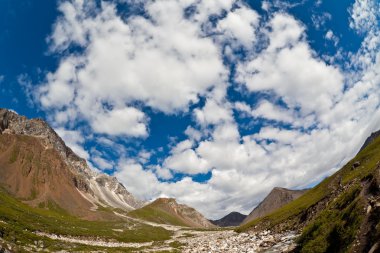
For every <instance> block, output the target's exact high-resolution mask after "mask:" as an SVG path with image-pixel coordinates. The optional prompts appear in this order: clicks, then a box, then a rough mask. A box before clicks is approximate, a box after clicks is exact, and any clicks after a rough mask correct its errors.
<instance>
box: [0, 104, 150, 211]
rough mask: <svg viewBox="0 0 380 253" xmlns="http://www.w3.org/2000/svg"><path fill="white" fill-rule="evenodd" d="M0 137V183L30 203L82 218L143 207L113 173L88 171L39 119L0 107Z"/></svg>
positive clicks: (84, 162) (84, 163)
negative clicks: (114, 210)
mask: <svg viewBox="0 0 380 253" xmlns="http://www.w3.org/2000/svg"><path fill="white" fill-rule="evenodd" d="M0 137H1V138H0V147H1V149H0V175H1V177H0V187H4V188H6V189H7V191H9V192H10V193H11V194H13V195H14V196H16V197H18V198H21V199H23V200H24V201H25V202H27V203H29V204H31V205H34V206H56V207H58V208H61V209H64V210H65V211H67V212H69V213H71V214H73V215H78V216H81V217H87V218H91V217H93V216H97V214H96V212H94V211H95V210H100V209H101V210H104V209H105V208H106V209H107V208H111V209H112V208H119V209H122V210H124V211H131V210H134V209H136V208H139V207H141V206H142V205H143V203H142V202H141V201H139V200H137V199H135V198H134V197H133V196H132V194H130V193H129V192H128V191H127V190H126V189H125V187H124V186H123V185H122V184H121V183H119V182H118V180H117V179H116V178H115V177H111V176H108V175H105V174H101V173H97V172H95V171H93V170H91V169H90V168H89V166H88V165H87V163H86V161H85V160H84V159H82V158H80V157H78V156H77V155H76V154H75V153H74V152H73V151H72V150H71V149H70V148H69V147H67V146H66V145H65V143H64V142H63V140H62V139H61V138H60V137H59V136H58V135H57V133H56V132H55V131H54V130H53V129H52V128H51V127H50V126H49V125H48V124H47V123H46V122H45V121H43V120H41V119H27V118H25V117H23V116H20V115H18V114H16V113H14V112H12V111H9V110H6V109H0ZM97 213H101V212H97Z"/></svg>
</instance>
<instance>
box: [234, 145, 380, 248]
mask: <svg viewBox="0 0 380 253" xmlns="http://www.w3.org/2000/svg"><path fill="white" fill-rule="evenodd" d="M260 229H271V230H272V231H285V230H302V234H301V237H300V239H299V247H298V249H297V251H298V252H378V251H379V250H380V245H379V243H378V242H379V241H380V137H377V138H376V139H375V140H373V141H372V142H370V143H369V145H368V146H367V147H365V148H364V149H363V150H362V151H360V152H359V154H357V155H356V156H355V158H353V159H352V160H351V161H350V162H348V163H347V164H346V165H345V166H344V167H343V168H342V169H341V170H339V171H338V172H336V173H335V174H334V175H332V176H330V177H328V178H326V179H325V180H324V181H322V182H321V183H320V184H319V185H317V186H316V187H314V188H313V189H311V190H309V191H308V192H306V193H305V194H304V195H302V196H301V197H299V198H298V199H296V200H294V201H292V202H290V203H289V204H287V205H285V206H283V207H282V208H280V209H278V210H276V211H275V212H273V213H271V214H269V215H267V216H264V217H261V218H258V219H256V220H253V221H251V222H249V223H247V224H245V225H243V226H241V227H240V228H239V229H237V230H238V231H245V230H260Z"/></svg>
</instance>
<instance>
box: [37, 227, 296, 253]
mask: <svg viewBox="0 0 380 253" xmlns="http://www.w3.org/2000/svg"><path fill="white" fill-rule="evenodd" d="M38 235H40V236H45V237H49V238H50V239H53V240H60V241H64V242H67V243H79V244H85V245H93V246H99V247H104V248H124V247H125V248H129V249H132V250H133V248H134V249H135V250H136V252H156V251H169V252H170V251H173V252H184V253H191V252H215V253H217V252H232V253H234V252H236V253H244V252H245V253H248V252H252V253H254V252H268V253H277V252H289V251H291V250H292V249H294V247H295V243H294V239H295V238H296V236H297V235H296V234H295V233H294V232H286V233H282V234H273V233H271V232H270V231H263V232H260V233H236V232H234V231H232V230H217V231H197V230H187V229H181V228H180V227H178V229H176V231H175V235H174V236H173V238H172V239H171V240H168V241H165V242H162V243H118V242H107V241H102V240H90V239H81V238H74V237H65V236H59V235H54V234H46V233H38Z"/></svg>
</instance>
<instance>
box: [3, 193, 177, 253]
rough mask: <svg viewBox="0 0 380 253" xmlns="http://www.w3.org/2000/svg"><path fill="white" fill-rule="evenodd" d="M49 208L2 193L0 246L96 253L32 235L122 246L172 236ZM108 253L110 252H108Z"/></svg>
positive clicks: (167, 233)
mask: <svg viewBox="0 0 380 253" xmlns="http://www.w3.org/2000/svg"><path fill="white" fill-rule="evenodd" d="M49 207H50V208H46V207H45V208H32V207H30V206H28V205H26V204H23V203H22V202H20V201H18V200H16V199H14V198H13V197H11V196H10V195H9V194H8V193H7V192H5V190H3V189H0V244H1V241H6V242H8V243H11V244H14V245H16V244H17V245H19V246H20V248H19V249H17V251H20V252H23V250H22V248H23V247H22V246H28V245H34V244H35V241H42V242H43V245H44V246H43V248H44V249H48V250H59V249H66V250H69V251H76V250H92V249H97V248H96V247H91V246H83V245H76V244H69V245H66V244H65V243H63V242H59V241H53V240H50V239H48V238H45V237H40V236H37V235H35V234H33V233H32V232H35V231H42V232H46V233H54V234H58V235H66V236H77V237H83V238H100V239H102V240H112V241H119V242H147V241H163V240H167V239H169V238H170V236H171V235H172V232H170V231H167V230H165V229H163V228H161V227H153V226H149V225H146V224H141V223H136V222H134V223H132V222H130V221H125V220H119V221H87V220H81V219H78V218H76V217H73V216H70V215H69V214H67V213H66V212H64V211H63V210H61V209H60V208H59V207H57V206H55V205H54V203H50V205H49ZM0 248H1V247H0ZM109 251H110V249H107V252H109ZM124 251H125V250H123V252H124Z"/></svg>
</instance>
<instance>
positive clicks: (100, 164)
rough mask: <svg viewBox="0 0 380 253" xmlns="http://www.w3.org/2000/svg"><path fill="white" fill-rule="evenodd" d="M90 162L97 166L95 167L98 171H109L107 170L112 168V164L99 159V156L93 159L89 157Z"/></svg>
mask: <svg viewBox="0 0 380 253" xmlns="http://www.w3.org/2000/svg"><path fill="white" fill-rule="evenodd" d="M91 160H92V161H93V162H95V164H96V165H97V167H98V168H99V169H102V170H107V169H108V170H109V169H112V168H113V164H112V163H110V162H109V161H107V160H105V159H104V158H102V157H100V156H95V157H91Z"/></svg>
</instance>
